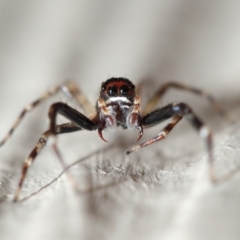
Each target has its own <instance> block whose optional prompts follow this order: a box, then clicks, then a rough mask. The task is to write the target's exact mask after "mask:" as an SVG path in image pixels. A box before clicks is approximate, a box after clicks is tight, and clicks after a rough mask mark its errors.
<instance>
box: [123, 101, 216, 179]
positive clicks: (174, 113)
mask: <svg viewBox="0 0 240 240" xmlns="http://www.w3.org/2000/svg"><path fill="white" fill-rule="evenodd" d="M182 117H186V119H187V120H188V121H189V122H190V124H191V125H192V126H193V127H194V128H195V129H196V130H197V131H198V132H199V135H200V137H202V138H204V140H205V141H206V145H207V151H208V154H209V175H210V179H211V180H212V181H215V180H216V179H215V176H214V174H213V154H212V146H213V145H212V133H211V131H210V130H209V129H208V128H207V127H206V126H205V124H204V123H203V122H202V121H201V120H200V119H199V118H198V117H197V116H196V115H195V113H194V112H193V111H192V110H191V108H190V107H189V106H188V105H187V104H185V103H178V104H169V105H167V106H165V107H163V108H159V109H156V110H155V111H153V112H151V113H149V114H147V115H146V116H144V117H143V118H142V124H143V126H144V127H152V126H155V125H157V124H159V123H161V122H163V121H165V120H167V119H169V118H172V120H171V122H170V123H169V124H168V125H167V126H166V127H165V128H164V129H163V130H162V131H161V132H160V133H159V134H158V135H157V136H156V137H154V138H152V139H150V140H148V141H146V142H143V143H141V144H139V145H136V146H133V147H131V148H129V149H128V150H127V152H126V153H127V154H130V153H132V152H135V151H137V150H139V149H140V148H143V147H146V146H148V145H150V144H152V143H155V142H157V141H160V140H162V139H164V138H165V137H166V136H167V135H168V134H169V133H170V131H171V130H172V129H173V128H174V127H175V126H176V125H177V123H178V122H179V121H180V120H181V119H182Z"/></svg>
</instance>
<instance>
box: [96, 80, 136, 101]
mask: <svg viewBox="0 0 240 240" xmlns="http://www.w3.org/2000/svg"><path fill="white" fill-rule="evenodd" d="M135 96H136V93H135V86H134V85H133V83H132V82H131V81H129V80H128V79H126V78H110V79H108V80H107V81H106V82H103V83H102V86H101V90H100V98H102V99H103V100H104V101H109V102H110V101H122V102H131V103H133V101H134V97H135Z"/></svg>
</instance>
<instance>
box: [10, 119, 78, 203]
mask: <svg viewBox="0 0 240 240" xmlns="http://www.w3.org/2000/svg"><path fill="white" fill-rule="evenodd" d="M79 130H82V129H81V128H79V127H78V126H77V125H76V124H74V123H72V122H71V123H65V124H61V125H57V126H56V134H63V133H70V132H75V131H79ZM51 136H52V133H51V131H50V130H48V131H46V132H44V133H43V134H42V136H41V137H40V139H39V141H38V143H37V145H36V146H35V147H34V148H33V150H32V151H31V153H30V154H29V156H28V158H26V160H25V161H24V164H23V168H22V174H21V178H20V180H19V183H18V188H17V191H16V193H15V196H14V201H17V200H18V198H19V194H20V192H21V189H22V185H23V181H24V179H25V178H26V174H27V170H28V168H29V167H30V166H31V164H32V163H33V161H34V160H35V159H36V157H37V155H38V154H39V153H40V152H41V150H42V149H43V148H44V147H45V145H46V143H47V141H48V139H49V138H50V137H51ZM53 147H54V151H55V152H56V154H57V156H58V159H60V162H61V164H62V165H63V167H64V168H66V166H65V164H64V162H63V161H62V158H61V156H60V154H59V151H58V150H57V149H56V148H55V145H54V146H53Z"/></svg>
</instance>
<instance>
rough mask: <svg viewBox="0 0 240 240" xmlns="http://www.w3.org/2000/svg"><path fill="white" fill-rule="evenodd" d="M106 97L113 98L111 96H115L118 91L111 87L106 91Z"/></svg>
mask: <svg viewBox="0 0 240 240" xmlns="http://www.w3.org/2000/svg"><path fill="white" fill-rule="evenodd" d="M107 93H108V95H109V96H111V97H113V96H116V95H117V93H118V90H117V88H116V87H115V86H111V87H109V88H108V91H107Z"/></svg>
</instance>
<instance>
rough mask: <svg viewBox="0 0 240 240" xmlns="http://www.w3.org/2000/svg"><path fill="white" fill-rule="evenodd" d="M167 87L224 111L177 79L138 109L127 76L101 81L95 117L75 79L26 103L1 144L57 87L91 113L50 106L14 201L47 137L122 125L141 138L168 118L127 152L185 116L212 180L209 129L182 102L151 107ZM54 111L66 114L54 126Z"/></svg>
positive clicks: (137, 99) (161, 136)
mask: <svg viewBox="0 0 240 240" xmlns="http://www.w3.org/2000/svg"><path fill="white" fill-rule="evenodd" d="M169 88H178V89H182V90H186V91H190V92H193V93H195V94H199V95H202V96H204V97H205V98H207V99H208V100H209V101H210V103H211V104H212V105H213V106H214V107H215V108H216V109H217V110H218V111H219V112H220V113H223V112H222V109H221V107H220V105H219V104H218V102H216V101H215V100H214V98H213V97H212V96H211V95H209V94H207V93H206V92H203V91H201V90H199V89H196V88H193V87H190V86H186V85H183V84H179V83H176V82H169V83H166V84H164V85H163V86H162V87H160V88H159V89H158V90H157V91H156V92H155V93H154V94H153V96H152V98H151V99H150V100H149V101H148V104H147V105H146V106H145V107H144V108H143V110H142V111H141V108H140V97H139V96H138V95H137V94H136V90H135V86H134V85H133V83H132V82H131V81H129V80H128V79H126V78H111V79H109V80H107V81H105V82H103V83H102V85H101V89H100V94H99V98H98V100H97V104H96V110H97V111H96V114H95V116H92V114H90V112H91V113H92V112H94V107H93V106H92V105H91V104H90V103H89V102H88V100H87V98H86V97H85V96H84V95H83V94H82V92H81V91H80V90H79V89H78V87H77V86H76V84H75V83H74V82H67V83H65V84H63V85H60V86H57V87H55V88H54V89H52V90H50V91H49V92H47V93H46V94H44V95H43V96H42V97H40V98H39V99H37V100H36V101H34V102H32V103H31V104H29V105H27V106H26V107H25V108H24V109H23V111H22V112H21V113H20V116H19V117H18V119H17V120H16V122H15V123H14V124H13V126H12V128H11V129H10V130H9V132H8V134H7V135H6V136H5V138H4V139H3V140H2V142H0V146H2V145H3V144H4V143H5V142H6V141H7V140H8V138H9V137H10V136H11V135H12V133H13V132H14V130H15V129H16V127H17V126H18V124H19V123H20V121H21V120H22V118H23V117H24V116H25V114H26V113H27V112H29V111H30V110H32V109H33V108H34V107H35V106H37V105H39V104H40V103H41V102H43V101H44V100H45V99H47V98H49V97H50V96H52V95H54V94H55V93H57V92H58V91H59V90H63V92H64V93H65V94H66V95H67V97H69V96H71V97H73V98H74V99H75V100H76V101H77V103H79V105H80V106H81V107H82V109H83V110H85V113H86V115H87V116H88V115H91V116H92V117H90V118H89V117H86V116H85V115H84V114H82V113H81V112H79V111H77V110H76V109H74V108H72V107H70V106H68V105H67V104H65V103H62V102H57V103H54V104H52V105H51V107H50V109H49V120H50V125H49V130H47V131H46V132H44V133H43V134H42V136H41V137H40V139H39V141H38V143H37V145H36V146H35V147H34V149H33V150H32V152H31V153H30V155H29V156H28V158H27V159H26V160H25V162H24V165H23V169H22V175H21V179H20V181H19V185H18V189H17V191H16V193H15V197H14V200H15V201H16V200H17V199H18V197H19V193H20V191H21V188H22V184H23V181H24V179H25V177H26V173H27V170H28V168H29V166H30V165H31V164H32V162H33V161H34V159H35V158H36V156H37V155H38V154H39V152H40V151H41V150H42V149H43V148H44V146H45V145H46V143H47V141H48V139H49V138H50V136H56V135H58V134H62V133H70V132H75V131H80V130H87V131H94V130H98V134H99V135H100V137H101V138H102V139H103V140H104V138H103V136H102V131H103V130H104V129H110V130H114V129H115V128H116V127H117V126H121V127H122V128H123V129H130V130H131V129H134V128H136V129H138V130H139V139H140V138H141V137H142V135H143V128H148V127H152V126H155V125H157V124H159V123H161V122H163V121H165V120H167V119H171V120H170V122H169V123H168V124H167V125H166V126H165V127H164V128H163V129H162V131H160V132H159V133H158V134H157V135H156V136H155V137H153V138H152V139H149V140H147V141H145V142H143V143H141V144H138V145H136V146H133V147H131V148H129V149H128V150H127V152H126V153H127V154H130V153H132V152H134V151H136V150H139V149H140V148H142V147H145V146H148V145H150V144H152V143H154V142H157V141H160V140H162V139H164V138H165V137H166V136H167V135H168V133H169V132H170V131H171V130H172V129H173V128H174V127H175V126H176V125H177V123H178V122H179V121H180V120H181V119H182V118H183V117H186V119H187V120H188V121H189V122H190V124H191V125H192V126H193V127H194V128H195V129H196V130H197V131H198V132H199V135H200V136H201V137H202V138H204V139H205V141H206V144H207V149H208V153H209V162H210V167H211V168H210V170H211V171H210V176H211V179H212V180H214V176H213V171H212V163H213V157H212V134H211V131H210V130H209V129H208V128H207V127H206V126H205V124H204V123H203V122H202V121H201V120H200V119H199V118H198V117H197V116H196V115H195V113H194V112H193V111H192V110H191V108H190V107H189V106H188V105H187V104H185V103H170V104H168V105H166V106H164V107H161V108H157V109H155V110H154V108H155V107H156V106H157V103H158V101H159V100H160V99H161V97H162V96H163V94H164V93H165V92H166V91H167V90H168V89H169ZM57 114H61V115H63V116H65V117H66V118H67V119H68V120H69V122H68V123H64V124H60V125H57V119H56V117H57ZM55 139H56V138H55ZM139 139H138V140H139ZM53 149H54V150H55V152H56V154H57V156H58V159H59V160H60V162H61V164H62V165H64V163H63V159H62V158H61V155H60V153H59V151H58V149H57V144H56V142H54V144H53ZM64 167H65V165H64Z"/></svg>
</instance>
